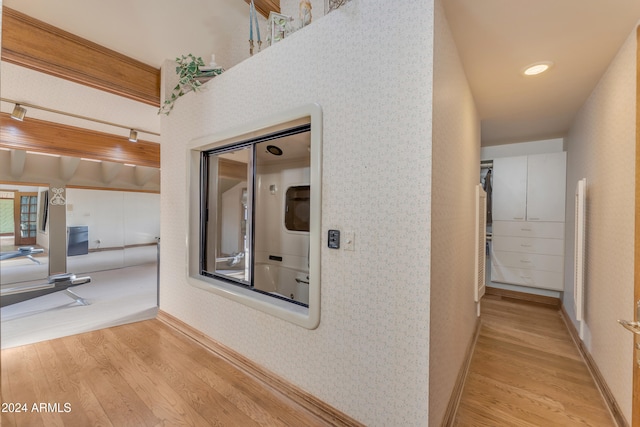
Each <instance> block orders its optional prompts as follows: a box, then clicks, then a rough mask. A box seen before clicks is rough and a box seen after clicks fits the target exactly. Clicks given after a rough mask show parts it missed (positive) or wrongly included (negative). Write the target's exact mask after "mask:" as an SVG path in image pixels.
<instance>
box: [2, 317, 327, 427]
mask: <svg viewBox="0 0 640 427" xmlns="http://www.w3.org/2000/svg"><path fill="white" fill-rule="evenodd" d="M1 370H2V395H1V396H0V401H1V402H3V403H5V404H12V403H20V404H22V403H26V410H27V412H26V413H15V412H14V413H6V412H4V413H2V414H1V415H2V422H1V423H0V424H1V425H2V426H5V427H9V426H29V427H36V426H46V427H50V426H82V427H86V426H92V427H96V426H116V427H121V426H135V427H141V426H181V425H191V426H242V427H244V426H258V425H268V426H320V425H326V424H323V423H322V422H321V421H320V420H319V419H317V418H316V417H315V416H314V415H312V414H310V413H308V412H306V411H305V410H304V409H302V408H301V407H299V406H297V405H296V404H295V403H293V402H291V401H289V400H287V399H286V398H285V397H283V396H282V395H280V394H278V393H275V392H273V390H271V389H269V388H266V387H264V386H263V385H261V384H260V383H259V382H257V381H256V380H255V379H253V378H252V377H249V376H247V375H245V374H244V373H242V372H241V371H239V370H237V369H235V368H234V367H232V366H231V365H230V364H228V363H227V362H226V361H224V360H222V359H220V358H218V357H217V356H215V355H213V354H212V353H210V352H209V351H207V350H206V349H204V348H203V347H201V346H199V345H197V344H195V343H193V342H192V341H191V340H189V339H187V338H185V337H184V336H183V335H182V334H180V333H178V332H176V331H174V330H173V329H172V328H170V327H168V326H166V325H165V324H164V323H162V322H160V321H158V320H149V321H144V322H139V323H133V324H129V325H124V326H118V327H114V328H109V329H103V330H100V331H96V332H89V333H85V334H81V335H75V336H71V337H65V338H60V339H56V340H51V341H45V342H41V343H37V344H32V345H27V346H22V347H16V348H12V349H6V350H2V365H1ZM34 403H35V404H37V405H39V404H40V403H45V404H49V406H48V407H47V406H46V405H45V407H44V408H45V409H46V410H47V411H49V412H37V411H34V410H33V409H34V407H33V405H34ZM65 404H67V405H66V406H65ZM39 408H40V406H36V409H39ZM3 409H6V408H5V407H4V406H3ZM14 409H15V408H14ZM21 409H22V408H21ZM51 411H52V412H51Z"/></svg>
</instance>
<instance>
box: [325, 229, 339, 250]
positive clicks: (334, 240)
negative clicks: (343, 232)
mask: <svg viewBox="0 0 640 427" xmlns="http://www.w3.org/2000/svg"><path fill="white" fill-rule="evenodd" d="M328 246H329V248H331V249H340V230H329V242H328Z"/></svg>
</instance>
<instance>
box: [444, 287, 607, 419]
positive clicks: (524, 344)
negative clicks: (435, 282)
mask: <svg viewBox="0 0 640 427" xmlns="http://www.w3.org/2000/svg"><path fill="white" fill-rule="evenodd" d="M481 310H482V316H481V317H482V325H481V329H480V335H479V337H478V342H477V344H476V347H475V350H474V354H473V357H472V359H471V365H470V368H469V373H468V376H467V380H466V383H465V386H464V389H463V393H462V398H461V401H460V406H459V408H458V412H457V417H456V420H455V423H454V425H456V426H536V427H538V426H563V427H564V426H597V427H606V426H615V424H614V422H613V418H612V417H611V415H610V413H609V411H608V409H607V407H606V406H605V403H604V399H603V398H602V396H601V394H600V393H599V391H598V389H597V388H596V385H595V382H594V381H593V379H592V377H591V375H590V374H589V371H588V370H587V367H586V364H585V363H584V361H583V360H582V358H581V356H580V354H579V352H578V349H577V348H576V346H575V344H574V343H573V341H572V340H571V336H570V335H569V331H568V330H567V328H566V325H565V324H564V322H563V320H562V318H561V317H560V313H559V312H558V310H557V309H552V308H546V307H541V306H535V305H528V304H522V303H516V302H509V301H503V300H500V299H499V298H496V297H493V298H492V297H488V296H485V297H484V298H483V301H482V307H481Z"/></svg>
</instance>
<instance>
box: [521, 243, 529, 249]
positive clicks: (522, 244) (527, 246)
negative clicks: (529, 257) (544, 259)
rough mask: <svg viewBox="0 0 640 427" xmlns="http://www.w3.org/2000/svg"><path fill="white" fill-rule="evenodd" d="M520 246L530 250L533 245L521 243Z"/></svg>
mask: <svg viewBox="0 0 640 427" xmlns="http://www.w3.org/2000/svg"><path fill="white" fill-rule="evenodd" d="M520 246H522V247H523V248H530V247H531V245H528V244H526V243H521V244H520Z"/></svg>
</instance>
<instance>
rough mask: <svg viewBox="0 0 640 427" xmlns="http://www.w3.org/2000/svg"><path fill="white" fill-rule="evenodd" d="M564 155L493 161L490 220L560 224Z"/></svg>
mask: <svg viewBox="0 0 640 427" xmlns="http://www.w3.org/2000/svg"><path fill="white" fill-rule="evenodd" d="M566 163H567V154H566V153H564V152H561V153H548V154H535V155H530V156H517V157H503V158H497V159H494V160H493V195H492V196H493V211H492V214H493V220H494V221H554V222H564V205H565V182H566Z"/></svg>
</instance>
